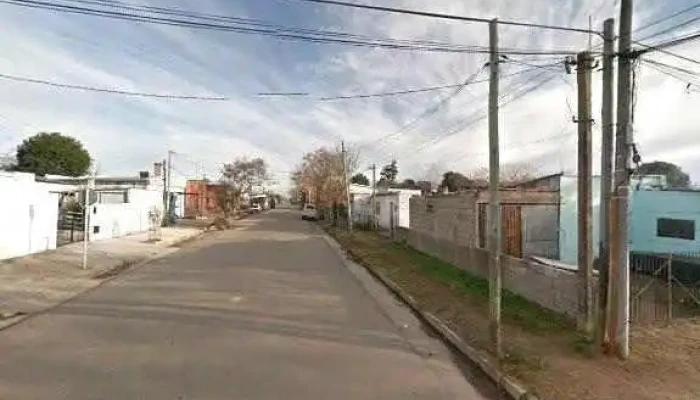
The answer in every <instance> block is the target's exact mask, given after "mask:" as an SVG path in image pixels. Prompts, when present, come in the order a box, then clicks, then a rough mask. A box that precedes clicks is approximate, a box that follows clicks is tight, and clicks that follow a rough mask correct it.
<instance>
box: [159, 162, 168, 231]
mask: <svg viewBox="0 0 700 400" xmlns="http://www.w3.org/2000/svg"><path fill="white" fill-rule="evenodd" d="M168 167H170V163H169V162H168V161H166V160H165V159H163V164H162V168H161V171H160V173H161V174H163V218H162V222H163V223H165V220H166V218H165V216H166V215H168V173H167V172H166V171H167V169H168Z"/></svg>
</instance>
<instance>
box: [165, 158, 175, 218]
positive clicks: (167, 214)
mask: <svg viewBox="0 0 700 400" xmlns="http://www.w3.org/2000/svg"><path fill="white" fill-rule="evenodd" d="M174 154H175V152H174V151H172V150H168V168H167V169H166V173H165V182H166V183H165V188H166V189H165V196H166V197H165V198H166V200H165V220H166V221H168V222H167V223H169V222H170V211H171V210H170V206H171V204H170V189H171V185H172V175H173V155H174Z"/></svg>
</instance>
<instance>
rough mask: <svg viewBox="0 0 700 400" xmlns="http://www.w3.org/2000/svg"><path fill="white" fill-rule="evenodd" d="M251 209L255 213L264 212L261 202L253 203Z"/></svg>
mask: <svg viewBox="0 0 700 400" xmlns="http://www.w3.org/2000/svg"><path fill="white" fill-rule="evenodd" d="M250 211H251V212H253V213H259V212H262V206H260V204H253V205H252V206H251V207H250Z"/></svg>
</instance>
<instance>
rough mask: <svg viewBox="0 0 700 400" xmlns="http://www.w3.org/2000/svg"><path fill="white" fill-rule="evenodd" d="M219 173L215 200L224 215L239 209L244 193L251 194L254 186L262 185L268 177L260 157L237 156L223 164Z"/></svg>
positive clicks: (264, 164) (227, 215) (265, 166)
mask: <svg viewBox="0 0 700 400" xmlns="http://www.w3.org/2000/svg"><path fill="white" fill-rule="evenodd" d="M221 174H222V177H221V190H220V191H219V192H218V193H217V202H218V204H219V207H220V208H221V210H222V211H223V213H224V215H225V216H226V217H229V216H230V215H231V214H232V213H235V212H237V211H238V210H240V207H241V202H242V198H243V195H244V194H248V195H251V194H252V192H253V189H254V188H256V187H262V185H263V183H264V182H265V180H266V179H268V178H269V176H268V172H267V164H266V163H265V160H263V159H262V158H253V159H251V160H249V159H247V158H238V159H236V160H235V161H234V162H233V163H230V164H225V165H224V167H223V168H222V171H221Z"/></svg>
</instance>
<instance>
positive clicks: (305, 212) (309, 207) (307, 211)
mask: <svg viewBox="0 0 700 400" xmlns="http://www.w3.org/2000/svg"><path fill="white" fill-rule="evenodd" d="M301 219H304V220H309V221H316V220H317V219H318V210H316V206H314V205H313V204H304V208H303V209H302V211H301Z"/></svg>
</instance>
